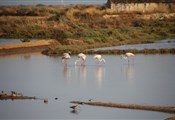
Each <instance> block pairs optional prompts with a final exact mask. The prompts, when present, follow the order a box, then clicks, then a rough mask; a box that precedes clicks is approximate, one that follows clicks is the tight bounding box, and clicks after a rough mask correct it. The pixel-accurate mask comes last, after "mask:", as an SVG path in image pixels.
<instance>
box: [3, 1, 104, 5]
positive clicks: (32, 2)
mask: <svg viewBox="0 0 175 120" xmlns="http://www.w3.org/2000/svg"><path fill="white" fill-rule="evenodd" d="M106 2H107V0H95V1H94V0H1V1H0V5H37V4H43V5H70V4H104V3H106Z"/></svg>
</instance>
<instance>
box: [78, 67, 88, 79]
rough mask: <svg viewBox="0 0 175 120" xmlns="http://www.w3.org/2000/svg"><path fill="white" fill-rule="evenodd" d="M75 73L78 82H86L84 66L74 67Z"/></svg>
mask: <svg viewBox="0 0 175 120" xmlns="http://www.w3.org/2000/svg"><path fill="white" fill-rule="evenodd" d="M75 71H76V72H78V73H77V74H78V77H79V79H80V80H86V73H87V71H86V66H85V65H83V66H75Z"/></svg>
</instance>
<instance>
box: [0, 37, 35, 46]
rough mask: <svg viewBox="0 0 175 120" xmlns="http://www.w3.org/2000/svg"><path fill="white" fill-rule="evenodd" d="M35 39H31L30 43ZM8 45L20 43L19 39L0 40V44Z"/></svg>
mask: <svg viewBox="0 0 175 120" xmlns="http://www.w3.org/2000/svg"><path fill="white" fill-rule="evenodd" d="M35 40H36V39H31V40H30V41H35ZM9 43H21V40H20V39H2V38H1V39H0V45H1V44H9Z"/></svg>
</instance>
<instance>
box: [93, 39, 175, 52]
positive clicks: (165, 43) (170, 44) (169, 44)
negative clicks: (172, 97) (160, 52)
mask: <svg viewBox="0 0 175 120" xmlns="http://www.w3.org/2000/svg"><path fill="white" fill-rule="evenodd" d="M161 48H175V39H167V40H162V41H158V42H155V43H147V44H132V45H121V46H114V47H103V48H95V49H91V50H113V49H119V50H127V49H137V50H143V49H161Z"/></svg>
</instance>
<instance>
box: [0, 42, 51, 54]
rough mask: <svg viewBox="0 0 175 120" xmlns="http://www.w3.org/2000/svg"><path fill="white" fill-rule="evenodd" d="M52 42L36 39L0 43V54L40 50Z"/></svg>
mask: <svg viewBox="0 0 175 120" xmlns="http://www.w3.org/2000/svg"><path fill="white" fill-rule="evenodd" d="M53 42H54V40H37V41H32V42H24V43H11V44H3V45H0V55H1V56H2V55H10V54H19V53H30V52H41V51H43V50H44V49H47V48H48V47H49V46H50V45H51V44H52V43H53Z"/></svg>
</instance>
